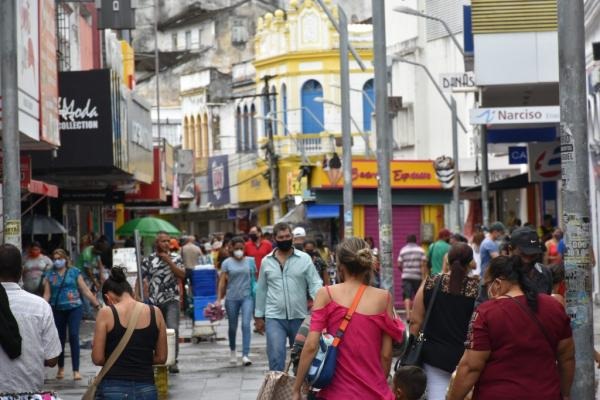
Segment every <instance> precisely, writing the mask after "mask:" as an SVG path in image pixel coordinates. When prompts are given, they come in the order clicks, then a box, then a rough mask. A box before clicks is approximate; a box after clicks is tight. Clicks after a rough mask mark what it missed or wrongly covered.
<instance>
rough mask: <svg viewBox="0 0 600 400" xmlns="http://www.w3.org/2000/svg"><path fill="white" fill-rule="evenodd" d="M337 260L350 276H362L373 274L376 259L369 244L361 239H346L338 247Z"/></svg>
mask: <svg viewBox="0 0 600 400" xmlns="http://www.w3.org/2000/svg"><path fill="white" fill-rule="evenodd" d="M336 253H337V259H338V261H339V262H340V264H343V265H344V266H345V267H346V270H347V271H348V273H349V274H350V275H354V276H360V275H364V274H366V273H369V272H371V270H372V269H373V262H374V257H373V253H372V251H371V248H370V247H369V244H368V243H367V242H365V241H364V240H362V239H359V238H355V237H353V238H348V239H344V240H343V241H342V242H341V243H340V244H339V245H338V246H337V251H336Z"/></svg>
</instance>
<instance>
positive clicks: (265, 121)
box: [262, 88, 271, 137]
mask: <svg viewBox="0 0 600 400" xmlns="http://www.w3.org/2000/svg"><path fill="white" fill-rule="evenodd" d="M267 93H269V92H268V90H267V88H263V90H262V107H263V115H262V116H263V118H264V119H263V129H264V135H265V137H268V136H269V117H270V115H269V112H270V111H271V105H270V104H269V102H268V101H267V99H268V97H267Z"/></svg>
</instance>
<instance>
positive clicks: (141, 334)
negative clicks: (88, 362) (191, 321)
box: [92, 267, 167, 400]
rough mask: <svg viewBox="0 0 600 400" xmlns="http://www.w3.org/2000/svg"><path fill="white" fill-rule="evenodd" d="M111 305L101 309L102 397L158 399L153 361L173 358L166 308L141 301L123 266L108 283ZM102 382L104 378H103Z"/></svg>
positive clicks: (95, 354)
mask: <svg viewBox="0 0 600 400" xmlns="http://www.w3.org/2000/svg"><path fill="white" fill-rule="evenodd" d="M102 297H103V298H104V300H105V301H106V303H107V304H108V305H109V307H105V308H103V309H102V310H100V312H99V313H98V317H97V318H96V328H95V331H94V342H93V345H92V361H93V363H94V364H95V365H102V366H103V368H102V371H101V372H100V374H99V375H98V378H96V382H95V385H97V392H96V397H95V398H96V399H98V400H117V399H119V400H120V399H125V398H132V399H141V400H156V399H157V392H156V386H155V385H154V370H153V367H152V366H153V365H155V364H157V365H160V364H164V363H165V362H166V360H167V331H166V325H165V321H164V318H163V315H162V313H161V312H160V310H159V309H158V308H157V307H155V306H151V305H145V304H143V303H140V302H138V301H136V300H135V298H134V296H133V290H132V288H131V285H130V284H129V282H127V278H126V276H125V272H124V271H123V269H122V268H119V267H113V268H112V269H111V271H110V276H109V277H108V279H107V280H106V281H104V284H103V285H102ZM98 381H99V382H98Z"/></svg>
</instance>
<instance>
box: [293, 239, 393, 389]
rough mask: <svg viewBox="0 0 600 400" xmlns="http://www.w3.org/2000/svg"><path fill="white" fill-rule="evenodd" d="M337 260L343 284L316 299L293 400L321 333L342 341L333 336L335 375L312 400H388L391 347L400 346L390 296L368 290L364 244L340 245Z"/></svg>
mask: <svg viewBox="0 0 600 400" xmlns="http://www.w3.org/2000/svg"><path fill="white" fill-rule="evenodd" d="M337 260H338V268H339V269H340V271H341V273H342V275H343V276H344V283H340V284H337V285H333V286H327V287H325V288H322V289H320V290H319V292H318V293H317V296H316V299H315V304H314V308H313V312H312V319H311V323H310V333H309V334H308V337H307V338H306V342H305V344H304V348H303V350H302V355H301V356H300V363H299V366H298V374H297V376H296V381H295V384H294V394H293V399H294V400H299V399H301V389H302V384H303V382H304V379H305V377H306V376H307V374H308V372H309V367H310V366H311V363H312V362H313V359H314V358H315V355H316V354H317V351H318V349H319V342H320V338H321V333H322V332H323V330H326V331H327V332H329V333H330V334H331V335H336V332H338V331H339V330H341V331H343V337H342V336H340V335H336V336H337V338H336V340H338V341H339V342H338V344H339V346H338V350H337V358H336V363H335V373H334V375H333V378H332V380H331V381H330V382H329V384H328V385H327V386H326V387H325V388H324V389H322V390H321V391H320V392H319V393H318V394H317V398H319V399H327V400H336V399H340V400H341V399H344V400H346V399H361V400H370V399H385V400H393V399H394V394H393V393H392V390H391V389H390V387H389V386H388V383H387V377H388V375H389V371H390V366H391V361H392V341H393V340H396V341H399V340H401V338H402V333H403V331H404V326H403V324H402V321H400V320H399V319H396V318H395V316H394V311H393V304H392V298H391V295H390V293H389V292H388V291H386V290H382V289H377V288H374V287H370V286H369V283H370V281H371V274H372V271H373V254H372V252H371V249H370V247H369V245H368V244H367V242H365V241H364V240H362V239H359V238H350V239H346V240H344V241H343V242H342V243H340V244H339V245H338V247H337ZM343 321H344V323H343ZM346 321H347V322H346ZM334 345H335V342H334Z"/></svg>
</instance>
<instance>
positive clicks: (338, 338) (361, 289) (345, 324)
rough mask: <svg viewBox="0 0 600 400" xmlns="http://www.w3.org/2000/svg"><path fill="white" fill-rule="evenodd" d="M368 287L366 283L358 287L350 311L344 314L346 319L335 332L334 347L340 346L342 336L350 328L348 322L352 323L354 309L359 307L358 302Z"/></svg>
mask: <svg viewBox="0 0 600 400" xmlns="http://www.w3.org/2000/svg"><path fill="white" fill-rule="evenodd" d="M366 288H367V285H365V284H362V285H360V287H359V288H358V291H357V292H356V294H355V295H354V300H353V301H352V305H351V306H350V308H349V309H348V312H347V313H346V315H345V316H344V319H343V320H342V323H341V324H340V327H339V328H338V330H337V333H336V334H335V339H333V347H337V346H339V344H340V342H341V341H342V337H344V333H345V332H346V328H348V324H349V323H350V320H351V319H352V316H353V315H354V311H356V307H358V303H360V298H361V297H362V295H363V293H364V292H365V289H366Z"/></svg>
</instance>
